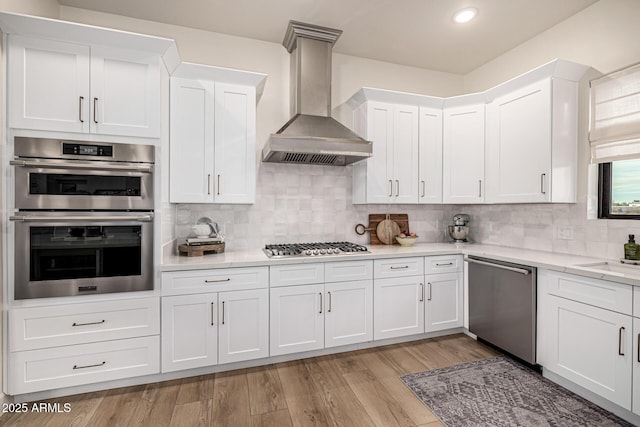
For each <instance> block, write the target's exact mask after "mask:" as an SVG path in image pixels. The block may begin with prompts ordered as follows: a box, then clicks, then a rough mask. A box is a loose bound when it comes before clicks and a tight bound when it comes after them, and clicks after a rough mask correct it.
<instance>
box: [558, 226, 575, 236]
mask: <svg viewBox="0 0 640 427" xmlns="http://www.w3.org/2000/svg"><path fill="white" fill-rule="evenodd" d="M558 239H560V240H573V227H571V226H570V225H566V226H564V227H560V228H558Z"/></svg>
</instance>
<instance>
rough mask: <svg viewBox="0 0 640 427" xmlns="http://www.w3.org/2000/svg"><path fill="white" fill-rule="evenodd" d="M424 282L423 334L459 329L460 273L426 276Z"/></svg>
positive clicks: (460, 307)
mask: <svg viewBox="0 0 640 427" xmlns="http://www.w3.org/2000/svg"><path fill="white" fill-rule="evenodd" d="M425 281H426V283H425V286H426V289H425V294H426V295H425V308H424V310H425V324H424V329H425V332H435V331H443V330H445V329H451V328H458V327H461V326H462V324H463V318H462V303H463V301H462V273H461V272H460V273H448V274H433V275H427V276H426V277H425Z"/></svg>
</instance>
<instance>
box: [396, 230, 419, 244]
mask: <svg viewBox="0 0 640 427" xmlns="http://www.w3.org/2000/svg"><path fill="white" fill-rule="evenodd" d="M417 239H418V236H417V235H416V233H411V232H410V231H409V230H404V231H403V232H402V233H400V234H399V235H398V236H396V242H398V243H399V244H400V246H413V244H414V243H415V242H416V240H417Z"/></svg>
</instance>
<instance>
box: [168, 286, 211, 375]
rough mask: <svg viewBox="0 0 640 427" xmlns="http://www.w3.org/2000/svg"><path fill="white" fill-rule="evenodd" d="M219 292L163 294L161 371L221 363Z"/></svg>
mask: <svg viewBox="0 0 640 427" xmlns="http://www.w3.org/2000/svg"><path fill="white" fill-rule="evenodd" d="M217 310H218V294H217V293H210V294H195V295H180V296H172V297H163V298H162V372H171V371H178V370H181V369H191V368H199V367H202V366H210V365H215V364H216V363H218V325H217V319H216V312H217Z"/></svg>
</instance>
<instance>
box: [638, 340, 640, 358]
mask: <svg viewBox="0 0 640 427" xmlns="http://www.w3.org/2000/svg"><path fill="white" fill-rule="evenodd" d="M638 362H639V363H640V334H638Z"/></svg>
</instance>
